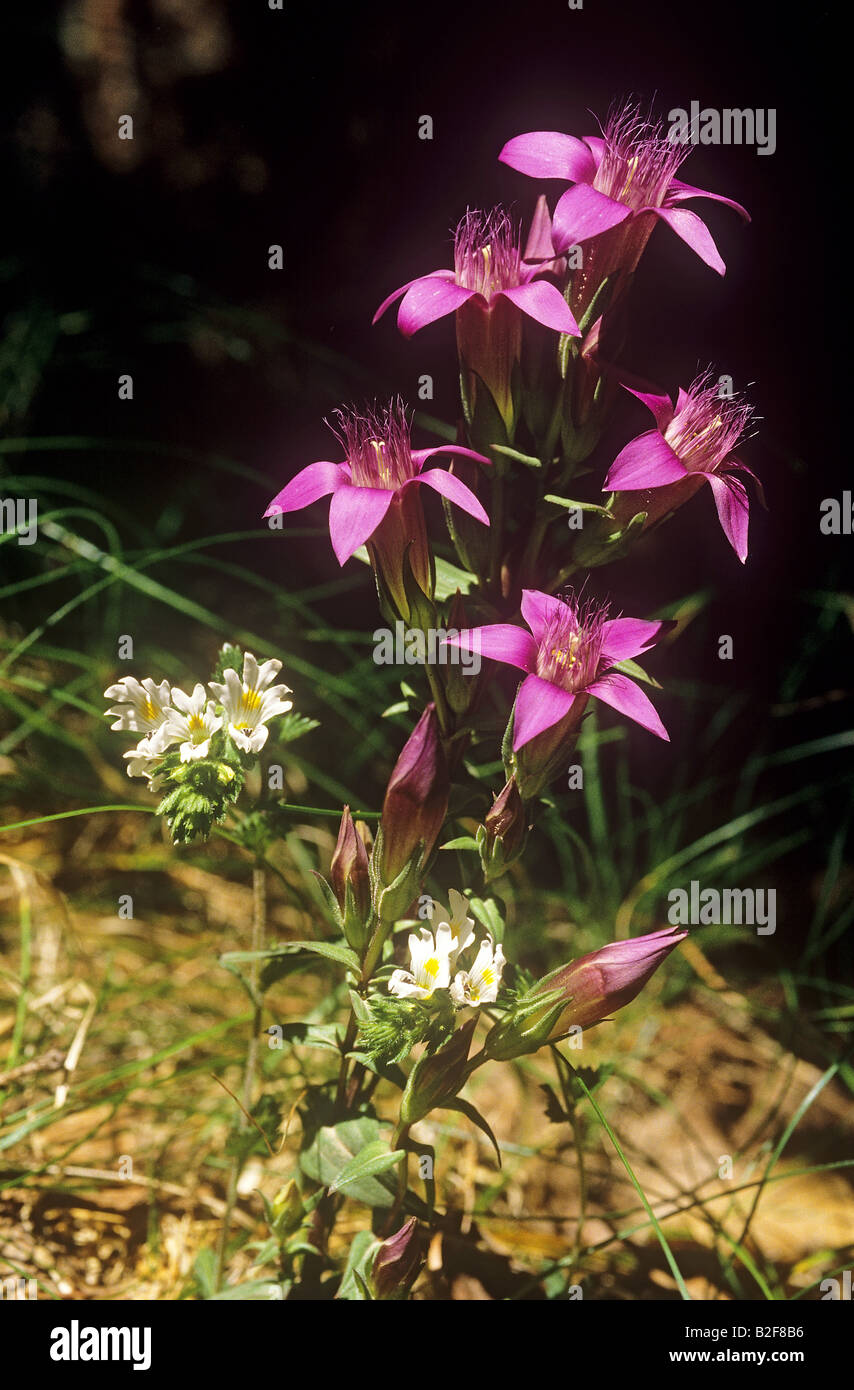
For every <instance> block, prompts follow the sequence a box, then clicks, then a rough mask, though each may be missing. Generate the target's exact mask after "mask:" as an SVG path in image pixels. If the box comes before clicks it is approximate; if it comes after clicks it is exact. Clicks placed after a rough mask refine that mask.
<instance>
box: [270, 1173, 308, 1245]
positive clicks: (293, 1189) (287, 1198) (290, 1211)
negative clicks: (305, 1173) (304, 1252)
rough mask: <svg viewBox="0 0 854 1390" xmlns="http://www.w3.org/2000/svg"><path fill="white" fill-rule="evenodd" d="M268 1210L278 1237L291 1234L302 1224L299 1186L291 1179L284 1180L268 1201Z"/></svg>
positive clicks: (302, 1209)
mask: <svg viewBox="0 0 854 1390" xmlns="http://www.w3.org/2000/svg"><path fill="white" fill-rule="evenodd" d="M270 1212H271V1216H272V1221H271V1225H272V1228H273V1231H274V1233H275V1234H276V1235H277V1236H279V1237H280V1238H281V1237H283V1236H290V1235H293V1233H294V1231H296V1230H298V1229H299V1227H300V1226H301V1225H302V1222H303V1219H304V1217H305V1207H304V1206H303V1201H302V1197H301V1196H300V1192H299V1188H298V1187H297V1185H296V1183H295V1182H294V1181H293V1179H291V1181H290V1182H286V1183H285V1185H284V1187H280V1188H279V1190H278V1192H277V1193H276V1195H275V1197H274V1198H273V1200H272V1202H271V1203H270Z"/></svg>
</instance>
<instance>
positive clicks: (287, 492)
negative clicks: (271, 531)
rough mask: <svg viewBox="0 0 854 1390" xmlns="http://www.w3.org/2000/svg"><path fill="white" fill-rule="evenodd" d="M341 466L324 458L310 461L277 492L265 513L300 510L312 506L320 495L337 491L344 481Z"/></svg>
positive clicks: (274, 514) (324, 495)
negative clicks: (315, 461)
mask: <svg viewBox="0 0 854 1390" xmlns="http://www.w3.org/2000/svg"><path fill="white" fill-rule="evenodd" d="M341 468H342V465H341V464H339V463H327V462H326V461H324V460H321V462H319V463H310V464H309V465H308V467H307V468H303V469H302V471H301V472H299V473H297V474H296V476H295V477H293V478H291V481H290V482H289V483H286V484H285V486H284V487H283V488H282V490H281V492H279V493H277V494H276V496H275V497H274V498H273V500H272V502H271V503H270V505H269V507H268V508H267V510H266V512H265V513H264V515H265V516H276V515H278V513H279V512H299V511H301V510H302V508H303V507H309V506H311V503H312V502H316V501H317V499H318V497H328V496H329V494H330V492H335V491H336V490H337V489H338V488H339V487H341V486H342V484H343V483H344V479H343V478H342V476H341Z"/></svg>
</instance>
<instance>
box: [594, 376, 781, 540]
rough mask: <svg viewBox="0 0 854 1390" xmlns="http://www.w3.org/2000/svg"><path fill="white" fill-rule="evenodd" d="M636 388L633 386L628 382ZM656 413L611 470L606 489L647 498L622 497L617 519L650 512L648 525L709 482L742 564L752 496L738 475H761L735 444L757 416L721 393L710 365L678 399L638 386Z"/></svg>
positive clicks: (615, 508) (754, 477)
mask: <svg viewBox="0 0 854 1390" xmlns="http://www.w3.org/2000/svg"><path fill="white" fill-rule="evenodd" d="M626 390H631V387H626ZM632 395H633V396H637V397H638V400H641V401H643V403H644V405H645V406H648V408H649V409H650V410H651V411H652V413H653V415H654V416H655V425H656V427H655V429H654V430H647V431H646V433H644V434H640V435H638V436H637V438H636V439H633V440H631V442H630V443H629V444H627V445H626V447H625V449H622V450H621V451H620V453H619V454H618V455H617V457H616V458H615V459H614V462H613V463H612V464H611V467H610V469H609V471H608V476H607V478H606V479H605V483H604V487H603V491H605V492H616V493H636V492H645V493H646V494H647V495H646V496H645V497H644V499H643V502H642V504H641V503H640V502H639V501H638V500H636V499H635V498H633V497H626V498H625V499H622V498H621V499H620V500H619V504H618V505H616V506H615V507H613V508H612V510H613V511H614V512H615V514H616V515H617V517H618V519H622V517H623V513H625V514H626V517H628V515H629V514H630V513H632V514H633V513H634V512H639V511H645V512H646V513H647V519H646V523H645V526H646V527H650V526H652V525H653V523H654V522H656V521H658V520H659V519H660V518H661V517H662V516H665V515H666V514H667V513H668V512H671V511H673V510H674V509H675V508H676V507H679V506H681V505H682V503H683V502H687V500H688V498H689V497H691V496H693V494H694V493H695V492H696V491H697V490H698V489H699V488H700V487H701V486H702V484H703V483H704V482H706V483H708V484H709V486H710V487H711V489H712V492H713V493H714V498H715V506H716V507H717V509H718V517H719V519H720V523H721V526H722V527H723V530H724V534H725V536H726V538H727V540H728V541H729V543H730V545H731V546H732V548H733V550H734V551H735V553H736V555H737V556H738V558H739V560H741V562H742V564H744V562H745V560H746V559H747V528H748V520H749V514H750V511H749V506H750V504H749V501H748V496H747V488H746V487H745V485H744V483H743V481H742V479H741V478H740V477H739V474H741V473H745V474H747V475H748V476H749V477H751V478H753V480H754V481H755V483H756V484H757V487H758V488H759V493H760V497H761V496H762V485H761V483H760V482H759V479H758V478H757V477H756V474H755V473H753V471H752V470H751V469H750V468H748V467H747V465H746V464H744V463H742V462H741V461H740V459H738V458H736V456H735V454H734V453H733V450H734V449H735V447H736V445H737V444H738V442H739V440H740V439H741V438H742V436H743V435H744V432H745V430H746V428H747V426H748V425H749V423H750V421H751V420H752V418H753V409H752V407H751V406H749V405H747V404H746V403H745V402H743V401H737V400H730V399H727V398H722V397H721V395H720V387H719V385H718V383H717V381H716V380H715V379H714V378H713V376H712V373H711V372H708V371H707V372H703V373H702V375H700V376H698V377H697V379H696V380H695V381H693V382H692V383H691V385H690V386H689V387H688V390H687V391H683V390H682V388H681V387H680V388H679V395H678V397H677V400H676V405H675V406H674V405H673V404H672V403H671V401H670V399H669V398H668V397H667V396H656V395H651V394H648V393H646V392H643V391H632Z"/></svg>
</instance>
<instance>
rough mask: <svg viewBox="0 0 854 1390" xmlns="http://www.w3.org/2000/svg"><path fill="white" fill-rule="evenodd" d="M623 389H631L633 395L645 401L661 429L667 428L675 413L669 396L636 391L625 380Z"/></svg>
mask: <svg viewBox="0 0 854 1390" xmlns="http://www.w3.org/2000/svg"><path fill="white" fill-rule="evenodd" d="M622 385H623V389H624V390H625V391H631V393H632V395H633V396H637V398H638V400H639V401H643V403H644V405H645V406H646V408H647V410H651V411H652V413H653V415H654V416H655V423H656V425H657V426H658V428H659V429H660V430H666V429H667V426H668V425H669V424H670V421H671V420H672V419H673V416H674V415H675V413H676V412H675V411H674V409H673V402H672V401H671V399H670V397H669V396H655V395H653V394H652V393H651V392H650V391H636V390H635V389H634V387H633V386H626V383H625V382H623V383H622Z"/></svg>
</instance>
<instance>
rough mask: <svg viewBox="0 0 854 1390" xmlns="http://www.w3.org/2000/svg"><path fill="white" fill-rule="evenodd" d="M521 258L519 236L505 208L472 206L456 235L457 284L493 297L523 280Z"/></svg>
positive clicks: (455, 268) (455, 269) (488, 297)
mask: <svg viewBox="0 0 854 1390" xmlns="http://www.w3.org/2000/svg"><path fill="white" fill-rule="evenodd" d="M520 260H521V253H520V249H519V238H518V236H517V234H516V233H515V231H514V229H513V224H512V222H511V221H510V218H509V217H508V215H507V213H506V212H505V211H504V209H503V208H494V209H493V210H492V212H478V211H477V210H472V209H469V211H468V212H467V213H466V215H465V217H464V218H463V219H462V221H461V222H460V224H459V226H458V227H457V230H456V234H455V236H454V274H455V275H456V279H457V284H458V285H462V287H463V288H464V289H467V290H474V291H475V293H476V294H482V295H483V297H484V299H486V300H489V299H491V297H492V295H493V294H495V293H496V292H497V291H498V290H509V289H514V288H515V287H516V286H517V285H518V284H519V276H520V270H519V267H520Z"/></svg>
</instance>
